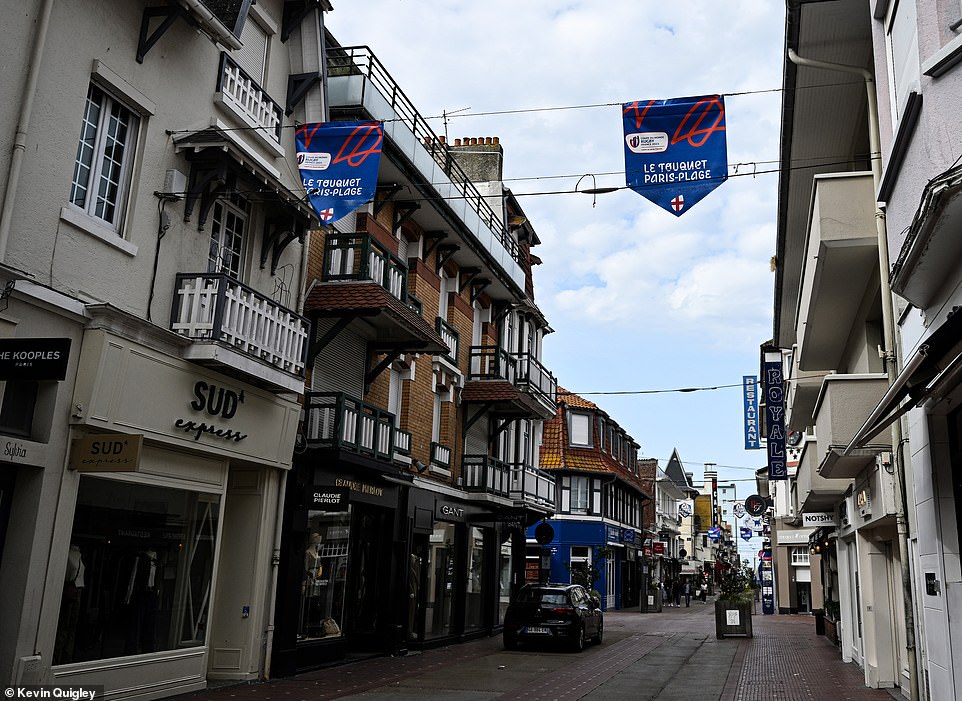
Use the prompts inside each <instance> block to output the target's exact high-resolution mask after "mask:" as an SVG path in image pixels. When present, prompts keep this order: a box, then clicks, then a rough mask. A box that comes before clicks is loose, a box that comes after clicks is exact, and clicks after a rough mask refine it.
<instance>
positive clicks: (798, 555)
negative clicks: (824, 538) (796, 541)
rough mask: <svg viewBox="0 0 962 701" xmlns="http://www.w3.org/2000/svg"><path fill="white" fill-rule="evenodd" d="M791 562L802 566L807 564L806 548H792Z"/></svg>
mask: <svg viewBox="0 0 962 701" xmlns="http://www.w3.org/2000/svg"><path fill="white" fill-rule="evenodd" d="M792 564H793V565H798V566H802V567H806V566H808V564H809V562H808V548H807V547H803V548H792Z"/></svg>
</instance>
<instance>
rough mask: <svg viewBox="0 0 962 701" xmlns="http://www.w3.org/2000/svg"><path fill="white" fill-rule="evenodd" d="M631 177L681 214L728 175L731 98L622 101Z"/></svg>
mask: <svg viewBox="0 0 962 701" xmlns="http://www.w3.org/2000/svg"><path fill="white" fill-rule="evenodd" d="M622 115H623V117H624V126H625V181H626V184H627V185H628V187H630V188H631V189H632V190H634V191H635V192H637V193H638V194H639V195H641V196H642V197H644V198H646V199H648V200H650V201H652V202H654V203H655V204H657V205H658V206H659V207H661V208H663V209H665V210H667V211H669V212H671V213H672V214H674V215H675V216H677V217H680V216H681V215H682V214H684V213H685V212H687V211H688V210H689V209H691V208H692V207H693V206H694V205H695V204H696V203H698V202H699V201H701V200H702V199H703V198H704V197H705V196H706V195H707V194H708V193H710V192H711V191H712V190H714V189H715V188H716V187H718V186H719V185H721V184H722V183H723V182H725V180H727V179H728V144H727V141H726V138H725V98H724V97H722V96H720V95H705V96H702V97H676V98H673V99H671V100H646V101H642V100H639V101H637V102H629V103H626V104H625V105H623V106H622Z"/></svg>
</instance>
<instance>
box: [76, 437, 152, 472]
mask: <svg viewBox="0 0 962 701" xmlns="http://www.w3.org/2000/svg"><path fill="white" fill-rule="evenodd" d="M143 447H144V437H143V435H142V434H130V433H92V434H89V435H86V436H84V437H83V438H77V439H75V440H74V441H73V443H72V444H71V446H70V461H69V463H68V465H67V466H68V467H69V468H70V469H71V470H76V471H77V472H136V471H137V469H138V468H139V467H140V452H141V450H142V449H143Z"/></svg>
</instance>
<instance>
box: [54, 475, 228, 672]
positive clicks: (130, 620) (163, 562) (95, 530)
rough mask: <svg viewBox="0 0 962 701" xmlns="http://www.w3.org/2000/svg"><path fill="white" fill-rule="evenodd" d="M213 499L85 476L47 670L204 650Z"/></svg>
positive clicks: (213, 528) (213, 540) (215, 502)
mask: <svg viewBox="0 0 962 701" xmlns="http://www.w3.org/2000/svg"><path fill="white" fill-rule="evenodd" d="M219 501H220V497H219V496H218V495H217V494H207V493H202V492H192V491H187V490H183V489H173V488H169V487H158V486H154V485H145V484H131V483H127V482H118V481H116V480H110V479H103V478H100V477H91V476H88V475H83V476H82V477H81V478H80V487H79V489H78V492H77V509H76V511H75V513H74V520H73V532H72V537H71V541H70V542H71V545H70V549H69V551H68V552H67V553H66V554H65V557H66V558H67V572H66V580H65V584H64V590H63V596H62V599H61V604H60V618H59V623H58V627H57V636H56V641H55V645H54V651H53V664H55V665H59V664H66V663H70V662H82V661H85V660H102V659H107V658H111V657H123V656H127V655H138V654H146V653H150V652H158V651H161V650H175V649H179V648H185V647H198V646H201V645H205V644H206V642H207V622H208V619H209V617H210V596H209V594H210V590H211V575H212V572H213V568H214V559H215V552H214V545H215V543H216V540H217V529H218V514H219V511H220V509H219Z"/></svg>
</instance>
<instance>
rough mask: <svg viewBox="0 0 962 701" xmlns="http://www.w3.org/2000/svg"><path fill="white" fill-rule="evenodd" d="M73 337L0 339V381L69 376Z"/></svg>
mask: <svg viewBox="0 0 962 701" xmlns="http://www.w3.org/2000/svg"><path fill="white" fill-rule="evenodd" d="M68 360H70V339H69V338H2V339H0V380H30V381H36V380H56V381H58V382H59V381H61V380H63V379H65V378H66V377H67V361H68Z"/></svg>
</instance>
